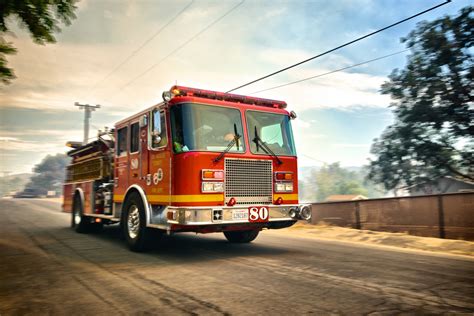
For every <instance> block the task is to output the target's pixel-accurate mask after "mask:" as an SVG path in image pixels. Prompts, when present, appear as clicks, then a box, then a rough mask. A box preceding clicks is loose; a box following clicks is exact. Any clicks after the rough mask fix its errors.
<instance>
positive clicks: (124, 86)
mask: <svg viewBox="0 0 474 316" xmlns="http://www.w3.org/2000/svg"><path fill="white" fill-rule="evenodd" d="M244 2H245V0H242V1H241V2H239V3H238V4H237V5H235V6H233V7H232V8H231V9H230V10H228V11H227V12H226V13H224V14H223V15H221V16H220V17H219V18H218V19H216V20H214V21H213V22H212V23H210V24H208V25H207V26H206V27H205V28H203V29H202V30H201V31H199V32H198V33H196V34H195V35H194V36H192V37H191V38H190V39H188V40H187V41H186V42H184V43H183V44H181V45H180V46H178V47H177V48H176V49H174V50H173V51H172V52H171V53H169V54H168V55H166V56H165V57H163V58H162V59H160V60H159V61H158V62H156V63H155V64H153V65H152V66H150V67H149V68H147V69H146V70H145V71H143V72H142V73H140V74H139V75H138V76H136V77H135V78H133V79H132V80H130V81H129V82H127V83H126V84H124V85H123V86H121V87H120V88H119V90H123V89H125V88H126V87H128V86H129V85H131V84H132V83H133V82H135V81H136V80H137V79H138V78H140V77H142V76H143V75H145V74H147V73H148V72H150V71H151V70H152V69H153V68H155V67H156V66H158V65H159V64H161V63H162V62H163V61H165V60H166V59H168V58H169V57H170V56H172V55H174V54H175V53H176V52H178V51H179V50H181V49H182V48H183V47H185V46H186V45H188V44H189V43H190V42H192V41H193V40H194V39H195V38H197V37H198V36H199V35H201V34H202V33H204V32H206V31H207V30H208V29H210V28H211V27H213V26H214V25H215V24H217V23H218V22H219V21H221V20H222V19H223V18H225V17H226V16H227V15H229V14H230V13H232V12H233V11H234V10H235V9H237V8H238V7H239V6H241V5H242V4H243V3H244Z"/></svg>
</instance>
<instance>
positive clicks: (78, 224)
mask: <svg viewBox="0 0 474 316" xmlns="http://www.w3.org/2000/svg"><path fill="white" fill-rule="evenodd" d="M92 220H93V219H92V218H91V217H89V216H85V215H84V208H83V206H82V200H81V197H80V196H79V194H76V196H74V203H73V206H72V212H71V228H73V229H74V230H75V231H76V232H78V233H81V234H86V233H92V232H94V233H96V232H99V231H101V230H102V227H103V224H102V223H94V222H93V221H92Z"/></svg>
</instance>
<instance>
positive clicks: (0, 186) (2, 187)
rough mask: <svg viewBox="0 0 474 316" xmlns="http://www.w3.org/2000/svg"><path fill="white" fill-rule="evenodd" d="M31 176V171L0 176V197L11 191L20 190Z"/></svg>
mask: <svg viewBox="0 0 474 316" xmlns="http://www.w3.org/2000/svg"><path fill="white" fill-rule="evenodd" d="M32 176H33V174H32V173H19V174H12V175H8V176H5V177H0V197H2V196H5V195H8V194H9V193H10V192H12V191H22V190H23V188H24V187H25V185H26V184H27V183H28V181H30V178H31V177H32Z"/></svg>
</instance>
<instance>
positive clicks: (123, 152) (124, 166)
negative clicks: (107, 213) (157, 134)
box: [114, 124, 129, 203]
mask: <svg viewBox="0 0 474 316" xmlns="http://www.w3.org/2000/svg"><path fill="white" fill-rule="evenodd" d="M116 130H117V132H116V136H115V139H116V148H115V166H114V182H115V189H114V202H116V203H122V200H123V197H124V195H125V191H126V190H127V188H128V164H129V159H128V143H129V141H128V134H129V133H128V124H127V125H122V126H117V127H116Z"/></svg>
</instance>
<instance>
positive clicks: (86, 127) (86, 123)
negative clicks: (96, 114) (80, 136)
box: [74, 102, 100, 145]
mask: <svg viewBox="0 0 474 316" xmlns="http://www.w3.org/2000/svg"><path fill="white" fill-rule="evenodd" d="M74 105H75V106H78V107H79V109H80V110H82V109H83V110H84V140H83V141H82V144H83V145H85V144H87V143H88V140H89V119H90V118H91V112H93V111H95V109H100V104H97V105H89V104H80V103H79V102H76V103H74Z"/></svg>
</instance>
